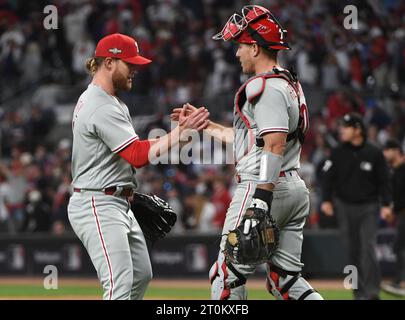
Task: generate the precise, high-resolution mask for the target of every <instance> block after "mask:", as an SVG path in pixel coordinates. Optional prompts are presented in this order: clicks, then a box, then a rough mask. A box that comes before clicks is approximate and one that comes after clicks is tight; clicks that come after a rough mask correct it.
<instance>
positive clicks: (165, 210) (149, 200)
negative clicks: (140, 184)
mask: <svg viewBox="0 0 405 320" xmlns="http://www.w3.org/2000/svg"><path fill="white" fill-rule="evenodd" d="M132 211H133V213H134V216H135V218H136V220H137V221H138V223H139V225H140V226H141V229H142V232H143V234H144V236H145V238H146V239H148V240H150V241H152V242H155V241H157V240H159V239H162V238H164V237H165V236H166V234H168V233H169V232H170V230H171V229H172V227H173V226H174V224H175V223H176V220H177V215H176V213H175V212H174V211H173V209H172V208H171V207H170V206H169V204H168V203H167V202H166V201H164V200H163V199H161V198H159V197H158V196H156V195H147V194H142V193H138V192H134V194H133V202H132Z"/></svg>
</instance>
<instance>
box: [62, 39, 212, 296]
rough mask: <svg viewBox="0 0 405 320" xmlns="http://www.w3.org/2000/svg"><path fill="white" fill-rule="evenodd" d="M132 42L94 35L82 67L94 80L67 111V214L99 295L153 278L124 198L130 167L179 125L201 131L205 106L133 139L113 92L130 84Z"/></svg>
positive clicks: (140, 290) (165, 146) (135, 59)
mask: <svg viewBox="0 0 405 320" xmlns="http://www.w3.org/2000/svg"><path fill="white" fill-rule="evenodd" d="M150 62H151V60H148V59H146V58H144V57H142V56H141V55H139V49H138V45H137V42H136V41H135V40H134V39H133V38H131V37H128V36H126V35H123V34H112V35H108V36H106V37H104V38H103V39H101V40H100V41H99V43H98V44H97V47H96V51H95V56H94V57H93V58H91V59H89V61H88V63H87V69H88V70H89V71H90V72H91V74H92V75H93V80H92V82H91V83H90V84H89V86H88V88H87V90H86V91H84V92H83V93H82V95H81V96H80V98H79V100H78V103H77V105H76V108H75V110H74V113H73V121H72V129H73V151H72V177H73V179H72V180H73V181H72V185H73V188H74V192H73V195H72V197H71V198H70V201H69V206H68V215H69V220H70V223H71V225H72V227H73V230H74V232H75V233H76V235H77V236H78V237H79V238H80V240H81V241H82V242H83V245H84V246H85V248H86V249H87V252H88V253H89V256H90V258H91V260H92V262H93V265H94V267H95V269H96V271H97V275H98V278H99V280H100V282H101V285H102V287H103V291H104V295H103V298H104V299H142V297H143V295H144V293H145V290H146V288H147V285H148V283H149V281H150V280H151V278H152V269H151V263H150V260H149V255H148V250H147V246H146V243H145V238H144V235H143V233H142V231H141V228H140V226H139V224H138V222H137V221H136V219H135V218H134V214H133V212H132V211H131V210H130V203H129V201H128V198H129V197H131V195H132V194H133V190H134V189H135V188H136V187H137V182H136V179H135V169H134V168H139V167H142V166H144V165H146V164H148V163H149V162H150V160H151V159H152V158H154V157H157V156H159V155H160V154H162V152H166V151H167V150H169V148H170V147H173V146H175V145H176V144H178V143H179V135H180V134H181V133H182V132H183V131H184V130H185V129H199V130H200V129H201V128H203V127H204V126H205V125H206V124H207V123H206V119H207V118H208V112H207V111H206V110H202V111H201V112H198V113H197V112H195V113H193V114H192V115H191V116H189V117H184V115H185V111H183V112H182V116H181V118H182V119H180V121H179V125H178V126H177V127H176V128H175V129H174V130H173V131H171V132H170V133H169V134H167V135H165V136H163V137H161V138H159V139H156V140H140V139H139V137H138V135H137V134H136V133H135V130H134V128H133V126H132V121H131V117H130V114H129V111H128V107H127V106H126V105H125V103H124V102H123V101H122V100H120V99H119V98H118V97H117V93H118V92H119V91H120V90H130V89H131V87H132V79H133V77H134V75H135V72H136V68H137V66H138V65H145V64H148V63H150Z"/></svg>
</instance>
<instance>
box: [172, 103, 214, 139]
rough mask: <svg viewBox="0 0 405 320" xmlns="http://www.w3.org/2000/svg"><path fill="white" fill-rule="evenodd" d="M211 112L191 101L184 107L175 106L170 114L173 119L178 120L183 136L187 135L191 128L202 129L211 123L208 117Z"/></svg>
mask: <svg viewBox="0 0 405 320" xmlns="http://www.w3.org/2000/svg"><path fill="white" fill-rule="evenodd" d="M209 115H210V113H209V112H208V110H207V109H206V108H204V107H201V108H196V107H194V106H192V105H191V104H189V103H186V104H184V105H183V107H182V108H175V109H173V111H172V114H171V115H170V119H171V120H172V121H177V122H178V123H179V124H178V126H179V130H180V135H181V137H184V136H186V135H187V132H189V130H196V131H201V130H203V129H206V128H207V127H208V125H209V124H210V120H209V119H208V117H209Z"/></svg>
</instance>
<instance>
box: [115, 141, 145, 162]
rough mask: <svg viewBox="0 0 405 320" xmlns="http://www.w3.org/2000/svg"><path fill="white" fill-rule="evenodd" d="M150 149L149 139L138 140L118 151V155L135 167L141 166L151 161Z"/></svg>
mask: <svg viewBox="0 0 405 320" xmlns="http://www.w3.org/2000/svg"><path fill="white" fill-rule="evenodd" d="M149 150H150V142H149V140H136V141H134V142H132V143H131V144H130V145H128V146H127V147H126V148H125V149H123V150H121V151H120V152H118V155H119V156H120V157H122V158H123V159H125V160H126V161H127V162H129V163H130V164H131V165H132V166H134V167H135V168H141V167H143V166H145V165H147V164H148V163H149V156H148V155H149Z"/></svg>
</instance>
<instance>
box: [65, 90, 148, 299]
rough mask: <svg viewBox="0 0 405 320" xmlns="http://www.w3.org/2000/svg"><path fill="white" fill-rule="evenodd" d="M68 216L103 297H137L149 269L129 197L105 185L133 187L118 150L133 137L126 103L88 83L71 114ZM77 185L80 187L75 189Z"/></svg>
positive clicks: (130, 173)
mask: <svg viewBox="0 0 405 320" xmlns="http://www.w3.org/2000/svg"><path fill="white" fill-rule="evenodd" d="M72 130H73V153H72V175H73V182H72V184H73V186H74V187H75V189H76V191H75V192H74V193H73V195H72V197H71V198H70V201H69V206H68V217H69V221H70V224H71V225H72V228H73V230H74V232H75V233H76V235H77V236H78V238H79V239H80V240H81V241H82V243H83V245H84V246H85V248H86V250H87V252H88V254H89V256H90V258H91V261H92V262H93V265H94V268H95V269H96V271H97V275H98V278H99V280H100V283H101V285H102V287H103V291H104V295H103V297H104V299H142V298H143V295H144V293H145V291H146V288H147V285H148V283H149V281H150V279H151V278H152V268H151V264H150V260H149V254H148V249H147V246H146V241H145V237H144V235H143V233H142V230H141V228H140V226H139V224H138V222H137V221H136V219H135V217H134V215H133V213H132V211H131V209H130V204H129V202H128V199H126V198H125V197H124V196H113V195H107V194H105V193H104V191H102V189H104V188H107V187H117V186H122V187H124V186H125V187H132V188H135V187H136V181H135V176H134V175H135V170H134V169H133V168H132V166H131V165H130V164H129V163H127V162H126V161H125V160H124V159H122V158H121V157H120V156H119V155H117V153H118V152H119V151H121V150H123V149H124V148H125V147H126V146H128V145H129V144H130V143H132V142H133V141H135V140H136V139H138V136H137V134H136V133H135V131H134V128H133V126H132V121H131V117H130V114H129V111H128V108H127V106H126V105H125V104H124V103H123V102H121V101H120V100H118V98H116V97H114V96H111V95H109V94H108V93H107V92H106V91H104V90H103V89H102V88H100V87H98V86H96V85H93V84H90V85H89V86H88V88H87V90H86V91H85V92H84V93H83V94H82V95H81V96H80V98H79V101H78V103H77V105H76V108H75V110H74V114H73V121H72ZM78 189H80V190H78Z"/></svg>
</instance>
